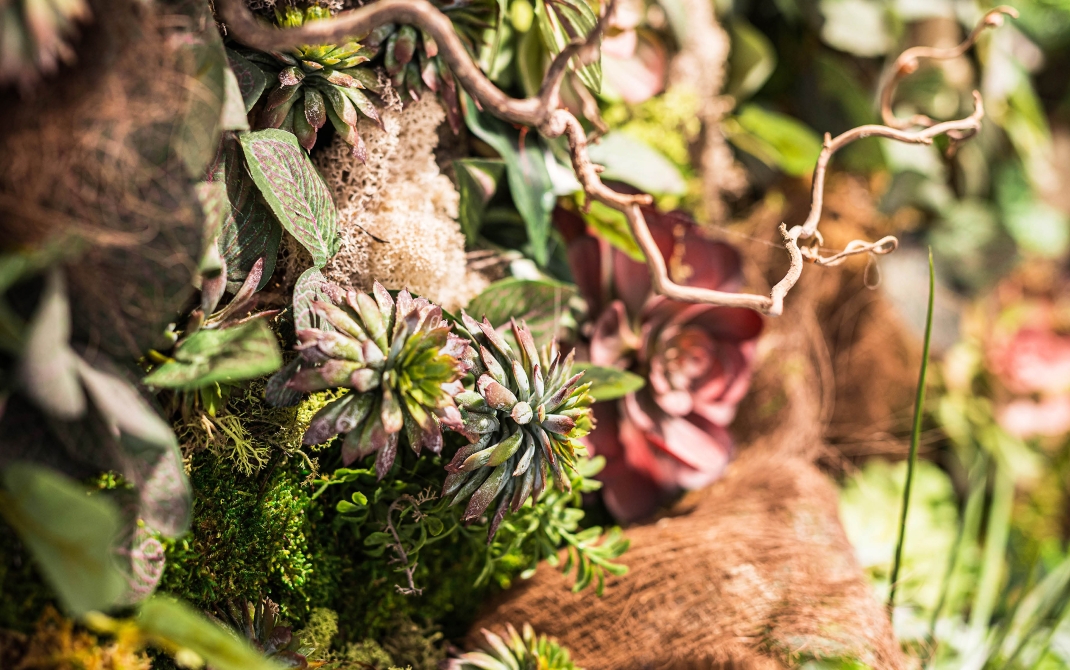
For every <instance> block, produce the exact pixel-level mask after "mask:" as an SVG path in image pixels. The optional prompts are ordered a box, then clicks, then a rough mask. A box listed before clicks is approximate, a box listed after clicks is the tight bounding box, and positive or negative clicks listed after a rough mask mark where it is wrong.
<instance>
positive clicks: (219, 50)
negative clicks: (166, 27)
mask: <svg viewBox="0 0 1070 670" xmlns="http://www.w3.org/2000/svg"><path fill="white" fill-rule="evenodd" d="M201 18H204V19H210V18H211V15H210V14H209V13H208V11H207V6H206V7H205V8H204V11H203V12H202V17H201ZM193 39H194V41H193V42H192V43H191V44H188V45H186V46H185V47H184V49H185V50H186V51H187V52H188V53H189V58H186V59H182V62H184V63H186V67H185V74H186V75H188V76H187V78H186V81H187V95H188V97H187V101H186V106H185V108H184V113H183V116H182V121H181V123H180V124H179V126H178V128H177V130H176V135H175V137H174V139H173V141H172V144H173V146H174V148H175V152H176V153H177V154H178V156H179V158H181V159H182V162H183V164H185V166H186V171H187V173H188V174H189V175H190V176H191V177H193V178H194V179H200V178H201V177H203V176H204V169H205V167H206V166H207V165H208V163H209V161H211V160H212V159H213V158H214V157H215V155H216V150H217V149H218V148H219V135H220V132H221V127H220V126H221V121H222V119H223V103H224V100H225V98H226V75H225V74H224V72H225V71H226V69H227V55H226V52H225V51H224V50H223V40H222V38H220V36H219V31H218V30H216V28H215V25H214V22H212V21H211V20H206V21H205V27H204V29H203V30H201V31H200V33H199V34H198V35H196V36H194V38H193Z"/></svg>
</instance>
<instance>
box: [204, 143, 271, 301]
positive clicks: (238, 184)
mask: <svg viewBox="0 0 1070 670" xmlns="http://www.w3.org/2000/svg"><path fill="white" fill-rule="evenodd" d="M223 162H224V171H225V178H226V185H227V199H228V200H229V201H230V211H229V212H227V216H226V218H225V219H224V220H223V227H222V230H221V231H220V233H219V253H220V254H221V255H222V257H223V260H224V261H225V262H226V268H227V285H228V288H229V289H230V290H231V291H237V290H238V287H239V286H241V283H242V282H243V281H245V278H246V277H247V276H248V274H249V270H250V269H252V267H253V265H254V264H255V263H256V261H257V259H259V258H263V259H264V273H263V275H262V276H261V277H260V283H259V284H258V285H257V287H256V289H257V290H258V291H259V290H260V289H262V288H264V287H265V286H267V283H268V281H269V280H270V279H271V274H272V273H273V272H274V271H275V260H276V258H277V256H278V255H279V243H280V242H281V241H282V227H280V226H279V223H278V221H276V220H275V215H274V214H272V213H271V210H270V209H269V208H268V206H267V203H265V202H264V199H263V198H262V197H261V196H260V193H259V191H258V190H257V188H256V184H255V183H254V182H253V179H252V177H250V176H249V173H248V171H247V169H246V165H245V155H244V154H243V153H242V150H241V146H240V145H239V143H238V141H237V139H235V138H233V137H227V138H226V139H225V140H224V142H223Z"/></svg>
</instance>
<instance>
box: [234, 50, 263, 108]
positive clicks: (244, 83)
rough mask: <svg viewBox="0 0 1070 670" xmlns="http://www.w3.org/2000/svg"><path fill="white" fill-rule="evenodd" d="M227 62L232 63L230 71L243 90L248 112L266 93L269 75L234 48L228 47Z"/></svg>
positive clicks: (242, 94)
mask: <svg viewBox="0 0 1070 670" xmlns="http://www.w3.org/2000/svg"><path fill="white" fill-rule="evenodd" d="M227 62H228V63H230V71H231V72H233V73H234V77H235V79H237V82H238V90H239V91H241V97H242V100H243V102H244V103H245V111H246V112H247V113H248V112H249V110H251V109H252V108H253V105H255V104H256V102H257V101H258V100H260V96H261V95H263V94H264V89H265V88H267V77H266V76H265V75H264V71H263V70H261V69H260V68H259V67H257V66H256V64H255V63H253V62H252V61H250V60H249V59H248V58H246V57H245V56H243V55H241V54H240V53H238V52H237V51H234V50H233V49H227Z"/></svg>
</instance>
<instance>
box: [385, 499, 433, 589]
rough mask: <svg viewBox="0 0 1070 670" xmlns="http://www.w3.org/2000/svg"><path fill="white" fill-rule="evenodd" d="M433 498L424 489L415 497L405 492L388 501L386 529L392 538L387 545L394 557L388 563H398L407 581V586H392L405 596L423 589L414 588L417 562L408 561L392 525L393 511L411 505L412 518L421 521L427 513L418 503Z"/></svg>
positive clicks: (399, 537) (406, 553) (396, 531)
mask: <svg viewBox="0 0 1070 670" xmlns="http://www.w3.org/2000/svg"><path fill="white" fill-rule="evenodd" d="M434 498H435V494H434V492H433V491H430V490H428V491H425V492H424V493H421V494H420V495H419V496H416V497H413V496H411V495H409V494H407V493H406V494H405V495H403V496H401V497H400V498H398V499H397V500H395V501H394V502H392V503H390V507H389V508H388V509H387V510H386V530H387V532H389V533H390V536H391V537H393V538H394V542H393V544H391V545H389V546H390V549H391V550H392V551H393V552H394V558H392V559H390V564H400V565H401V568H400V569H399V570H400V571H401V572H404V573H405V578H406V579H407V580H408V582H409V585H408V586H402V585H401V584H395V585H394V588H396V589H397V590H398V593H400V594H402V595H405V596H418V595H420V594H421V593H423V592H424V590H423V589H418V588H416V581H415V579H414V574H415V572H416V566H417V565H418V563H417V562H416V561H412V562H411V563H410V562H409V554H408V552H406V551H405V545H404V544H403V543H402V541H401V536H400V535H399V534H398V530H397V528H396V527H395V526H394V512H397V511H398V510H401V508H402V507H404V506H405V505H411V506H412V517H413V519H414V520H416V521H417V522H419V521H422V520H423V519H424V517H425V516H427V515H426V514H424V513H423V512H421V511H420V505H422V504H424V503H425V502H427V501H428V500H434ZM402 513H404V512H402ZM399 521H400V518H399Z"/></svg>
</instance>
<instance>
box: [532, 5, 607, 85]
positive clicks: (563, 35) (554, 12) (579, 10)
mask: <svg viewBox="0 0 1070 670" xmlns="http://www.w3.org/2000/svg"><path fill="white" fill-rule="evenodd" d="M535 17H536V18H537V19H538V22H539V32H540V33H541V34H542V39H543V43H544V44H546V47H547V48H548V49H549V50H550V53H551V54H553V55H555V56H556V55H557V54H559V53H561V52H562V51H563V50H564V48H565V47H566V46H568V44H569V42H571V41H573V40H575V39H583V38H586V37H587V35H588V34H590V32H591V31H592V30H593V29H594V26H595V24H596V23H598V17H597V16H596V15H595V13H594V10H592V9H591V6H590V5H588V4H587V3H586V2H585V0H537V1H536V3H535ZM571 65H572V66H573V67H575V65H576V61H575V60H573V61H572V63H571ZM577 74H578V75H579V78H580V81H582V82H583V84H584V86H586V87H587V88H589V89H591V91H592V92H594V93H598V92H599V91H600V90H601V88H602V64H601V62H600V60H599V61H595V62H594V63H591V64H590V65H587V66H584V67H582V68H580V69H579V70H578V71H577Z"/></svg>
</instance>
